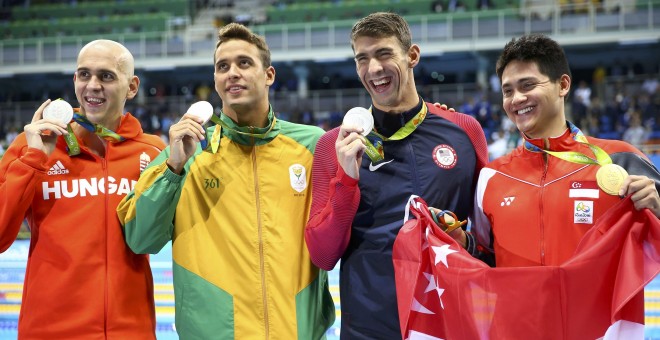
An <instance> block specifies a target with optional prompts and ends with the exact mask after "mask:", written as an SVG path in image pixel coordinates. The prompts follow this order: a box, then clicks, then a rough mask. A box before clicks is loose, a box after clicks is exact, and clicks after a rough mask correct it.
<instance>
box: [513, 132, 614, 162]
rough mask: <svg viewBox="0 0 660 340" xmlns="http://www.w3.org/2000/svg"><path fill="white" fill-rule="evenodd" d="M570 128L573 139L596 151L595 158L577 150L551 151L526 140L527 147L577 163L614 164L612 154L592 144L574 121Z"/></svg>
mask: <svg viewBox="0 0 660 340" xmlns="http://www.w3.org/2000/svg"><path fill="white" fill-rule="evenodd" d="M568 125H569V129H570V130H571V134H572V135H573V139H574V140H575V141H576V142H578V143H581V144H584V145H586V146H588V147H589V149H591V151H592V152H593V153H594V156H595V157H596V159H593V158H591V157H589V156H587V155H585V154H583V153H581V152H577V151H550V150H545V149H541V148H539V147H538V146H536V145H534V144H532V143H530V142H529V141H525V148H526V149H527V150H530V151H533V152H544V153H547V154H549V155H551V156H554V157H557V158H559V159H562V160H565V161H568V162H571V163H577V164H598V165H601V166H602V165H607V164H612V158H611V157H610V155H608V154H607V152H605V150H603V149H601V148H600V147H599V146H597V145H593V144H590V143H589V142H588V141H587V137H585V136H584V133H582V131H580V129H578V128H577V127H576V126H575V125H573V124H572V123H570V122H569V123H568Z"/></svg>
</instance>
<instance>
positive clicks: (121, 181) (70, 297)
mask: <svg viewBox="0 0 660 340" xmlns="http://www.w3.org/2000/svg"><path fill="white" fill-rule="evenodd" d="M116 132H117V133H118V134H119V135H121V136H123V137H124V138H126V140H125V141H123V142H117V143H115V142H110V143H108V144H107V147H106V150H105V154H106V157H105V158H100V157H98V156H96V155H94V154H92V153H91V152H90V151H89V150H88V149H87V148H86V147H85V146H83V145H81V154H79V155H77V156H73V157H70V156H69V155H68V154H67V151H66V143H65V142H64V140H63V138H62V137H59V138H58V141H57V147H56V149H55V150H54V152H53V153H52V155H51V156H50V157H47V156H46V154H44V153H43V152H42V151H40V150H36V149H29V148H28V147H27V143H26V138H25V134H24V133H22V134H20V135H19V136H18V137H17V138H16V140H15V141H14V142H13V143H12V145H11V146H10V147H9V148H8V150H7V152H6V153H5V154H4V156H3V157H2V159H1V160H0V251H5V250H7V248H9V246H10V245H11V244H12V242H13V241H14V239H16V235H17V234H18V231H19V228H20V226H21V223H22V222H23V220H24V219H27V222H28V224H29V226H30V230H31V232H32V236H31V240H30V251H29V257H28V263H27V270H26V274H25V283H24V288H23V300H22V306H21V313H20V317H19V326H18V334H19V338H20V339H86V340H88V339H154V338H155V324H156V320H155V311H154V300H153V280H152V277H151V270H150V266H149V260H148V257H147V256H146V255H136V254H134V253H133V252H132V251H131V250H130V249H129V248H128V246H126V244H125V243H124V238H123V235H122V229H121V226H120V224H119V220H118V218H117V213H116V210H115V209H116V207H117V205H118V204H119V201H120V200H121V199H122V198H123V197H124V196H125V195H126V194H128V193H129V192H130V191H131V189H132V188H133V186H134V184H135V182H136V181H137V179H138V177H139V175H140V172H141V171H142V170H143V169H144V168H145V167H146V165H147V164H148V163H149V162H150V161H151V159H153V158H155V157H156V155H158V154H159V153H160V151H161V150H162V149H163V148H164V143H163V142H162V141H161V140H160V138H158V137H156V136H153V135H147V134H144V133H143V132H142V128H141V127H140V123H139V121H138V120H137V119H136V118H134V117H133V116H131V115H130V114H126V115H124V116H123V117H122V120H121V124H120V127H119V129H118V130H117V131H116Z"/></svg>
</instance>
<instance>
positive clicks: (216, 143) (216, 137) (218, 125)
mask: <svg viewBox="0 0 660 340" xmlns="http://www.w3.org/2000/svg"><path fill="white" fill-rule="evenodd" d="M222 114H223V113H222V112H220V115H222ZM211 121H212V122H213V123H215V129H214V130H213V134H212V135H211V138H210V141H211V142H210V143H209V144H210V146H211V152H212V153H217V152H218V149H219V148H220V138H221V136H222V129H225V130H227V131H231V132H233V133H237V134H239V135H243V136H248V137H252V138H255V139H263V138H265V137H266V136H268V134H269V133H270V132H271V131H272V130H273V128H274V127H275V123H276V121H277V118H275V114H274V113H273V109H272V107H271V108H269V111H268V121H269V124H268V126H267V127H266V128H265V129H266V131H265V132H262V133H253V132H246V131H240V130H237V129H235V128H232V127H231V126H229V124H227V123H226V122H224V121H223V120H222V119H221V118H220V117H219V116H216V115H215V114H214V115H212V116H211ZM245 129H263V128H256V127H250V126H248V127H245ZM207 138H208V136H207ZM201 147H202V149H207V148H208V145H206V143H201Z"/></svg>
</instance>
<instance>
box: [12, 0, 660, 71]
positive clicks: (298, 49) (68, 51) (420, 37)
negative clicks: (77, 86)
mask: <svg viewBox="0 0 660 340" xmlns="http://www.w3.org/2000/svg"><path fill="white" fill-rule="evenodd" d="M544 1H545V0H544ZM549 8H550V10H549V12H548V13H544V14H539V13H538V12H535V11H534V10H525V9H516V8H511V9H505V10H491V11H475V12H467V13H452V14H431V15H423V16H411V17H407V19H408V21H409V22H410V24H411V28H412V31H413V37H414V40H415V42H419V43H421V44H423V46H424V49H425V51H426V52H427V53H435V52H438V53H442V52H450V51H476V50H497V49H500V48H501V47H502V45H503V41H505V40H509V39H510V37H512V36H518V35H522V34H528V33H532V32H538V33H546V34H550V35H552V36H553V37H554V38H556V39H557V40H559V41H560V42H561V43H562V44H565V45H570V44H595V43H606V42H619V41H632V40H636V41H654V42H657V41H658V39H660V1H658V0H652V1H648V2H646V3H645V4H643V5H637V7H636V9H635V10H632V11H628V10H626V11H624V10H622V11H619V12H608V11H599V10H597V8H595V7H593V6H590V7H589V8H588V10H587V12H586V13H581V14H571V11H570V9H571V8H570V7H560V6H556V5H554V6H551V7H549ZM353 23H354V20H344V21H329V22H316V23H300V24H288V25H258V26H254V27H253V28H254V30H255V31H256V32H258V33H260V34H262V35H264V36H266V39H267V41H268V44H269V46H270V48H271V50H272V53H273V61H288V60H303V59H311V60H317V59H324V58H325V59H336V58H346V57H350V49H349V48H347V46H350V45H349V43H350V42H349V32H350V28H351V26H352V24H353ZM100 37H104V38H111V39H115V40H118V41H120V42H122V43H124V44H125V45H126V46H127V47H128V48H129V49H130V50H131V51H132V52H133V54H134V55H135V57H136V65H137V67H139V68H140V67H142V68H163V67H177V66H194V65H207V64H208V63H209V56H212V53H213V48H214V46H215V43H214V42H215V28H214V27H207V28H202V29H191V28H189V29H181V30H176V29H171V30H168V31H167V32H152V33H132V34H113V35H104V36H82V37H51V38H30V39H21V40H3V41H0V76H2V75H5V76H7V75H11V74H14V73H35V72H61V71H62V70H63V69H66V70H68V69H69V68H70V67H72V66H71V63H72V62H74V61H75V59H76V55H77V51H78V50H79V49H80V48H81V47H82V45H83V44H84V43H86V42H87V41H90V40H93V39H96V38H100Z"/></svg>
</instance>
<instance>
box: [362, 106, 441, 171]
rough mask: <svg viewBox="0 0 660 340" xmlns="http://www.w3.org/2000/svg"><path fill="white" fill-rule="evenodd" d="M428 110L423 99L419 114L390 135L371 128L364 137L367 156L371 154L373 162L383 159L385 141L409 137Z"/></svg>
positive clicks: (370, 157)
mask: <svg viewBox="0 0 660 340" xmlns="http://www.w3.org/2000/svg"><path fill="white" fill-rule="evenodd" d="M369 111H371V107H370V108H369ZM427 112H428V108H427V107H426V103H425V102H424V101H422V109H421V110H419V112H417V114H416V115H415V116H414V117H413V118H412V119H410V120H409V121H408V122H406V124H405V125H404V126H402V127H401V128H400V129H399V130H397V131H396V132H395V133H394V134H393V135H392V136H390V137H385V136H383V135H381V134H380V133H378V132H377V131H376V129H375V128H374V129H373V130H371V132H369V134H368V135H367V136H366V137H365V139H364V140H365V145H366V147H367V149H366V150H365V153H366V154H367V156H369V159H371V161H372V162H379V161H382V160H383V159H384V158H385V152H384V150H383V142H384V141H385V142H386V141H392V140H402V139H404V138H406V137H408V136H409V135H410V134H411V133H413V131H415V129H417V127H418V126H419V124H422V122H423V121H424V118H426V113H427Z"/></svg>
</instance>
